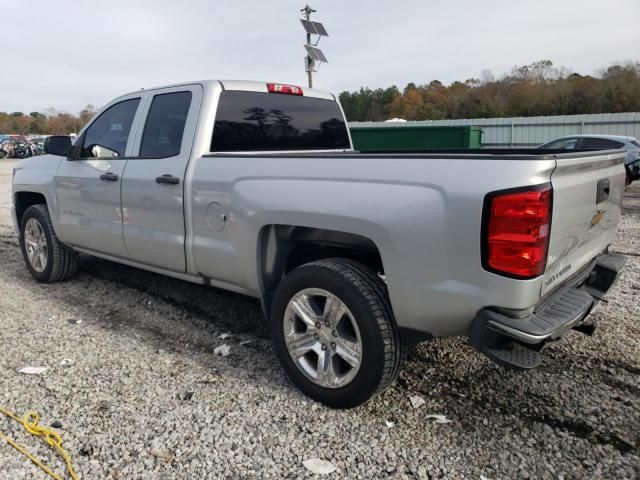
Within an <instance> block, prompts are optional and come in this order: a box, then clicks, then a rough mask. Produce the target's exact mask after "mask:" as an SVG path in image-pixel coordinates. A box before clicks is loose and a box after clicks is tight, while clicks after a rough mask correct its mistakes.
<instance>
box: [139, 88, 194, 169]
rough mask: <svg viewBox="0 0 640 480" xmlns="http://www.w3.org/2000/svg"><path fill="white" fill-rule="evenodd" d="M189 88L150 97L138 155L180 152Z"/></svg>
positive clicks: (163, 154)
mask: <svg viewBox="0 0 640 480" xmlns="http://www.w3.org/2000/svg"><path fill="white" fill-rule="evenodd" d="M189 105H191V92H176V93H164V94H160V95H156V96H155V97H153V102H152V103H151V108H150V109H149V115H148V116H147V121H146V123H145V126H144V132H143V134H142V144H141V145H140V156H141V157H147V158H166V157H173V156H175V155H178V154H179V153H180V146H181V145H182V135H183V134H184V125H185V123H186V122H187V114H188V113H189Z"/></svg>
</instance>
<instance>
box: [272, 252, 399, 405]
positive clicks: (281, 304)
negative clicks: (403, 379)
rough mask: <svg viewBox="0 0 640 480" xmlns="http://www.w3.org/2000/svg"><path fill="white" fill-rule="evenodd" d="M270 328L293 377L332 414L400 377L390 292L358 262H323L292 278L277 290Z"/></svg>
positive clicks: (295, 272)
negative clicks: (332, 411)
mask: <svg viewBox="0 0 640 480" xmlns="http://www.w3.org/2000/svg"><path fill="white" fill-rule="evenodd" d="M271 322H272V331H273V338H274V344H275V348H276V353H277V355H278V358H279V359H280V362H281V363H282V366H283V368H284V370H285V372H286V373H287V375H288V376H289V378H290V379H291V380H292V381H293V383H295V384H296V386H298V388H300V390H302V391H303V392H304V393H305V394H307V395H308V396H310V397H311V398H313V399H315V400H317V401H319V402H321V403H324V404H325V405H328V406H330V407H334V408H351V407H355V406H357V405H361V404H363V403H365V402H367V401H368V400H370V399H371V398H372V397H373V396H375V395H377V394H379V393H381V392H383V391H384V390H385V389H386V388H388V387H389V386H390V385H391V384H392V383H393V381H394V380H395V379H396V377H397V376H398V374H399V372H400V367H401V359H402V351H401V350H402V345H401V343H400V336H399V332H398V328H397V325H396V322H395V319H394V317H393V312H392V310H391V305H390V303H389V297H388V294H387V290H386V286H385V284H384V282H383V281H382V280H381V279H380V278H379V276H378V275H377V274H376V273H375V272H373V271H372V270H370V269H369V268H367V267H366V266H364V265H362V264H360V263H358V262H354V261H352V260H347V259H341V258H333V259H326V260H319V261H316V262H312V263H308V264H305V265H303V266H301V267H298V268H296V269H295V270H293V271H292V272H290V273H289V274H288V275H287V276H286V277H285V278H284V279H283V280H282V282H281V283H280V285H279V286H278V289H277V290H276V293H275V296H274V301H273V306H272V310H271Z"/></svg>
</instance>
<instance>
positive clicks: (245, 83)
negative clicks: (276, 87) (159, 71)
mask: <svg viewBox="0 0 640 480" xmlns="http://www.w3.org/2000/svg"><path fill="white" fill-rule="evenodd" d="M267 83H282V84H285V85H288V84H287V83H285V82H258V81H254V80H213V79H208V80H197V81H193V82H181V83H174V84H171V85H162V86H157V87H153V88H142V89H141V90H143V91H153V90H160V89H163V88H175V87H181V86H187V85H202V86H203V87H204V88H212V87H217V86H222V88H223V89H224V90H242V91H246V92H264V93H268V90H267ZM300 88H301V89H302V93H303V95H304V96H305V97H313V98H324V99H326V100H335V99H336V97H335V96H334V95H333V94H332V93H329V92H325V91H322V90H317V89H315V88H307V87H302V86H300ZM132 93H137V92H129V93H127V94H126V95H130V94H132ZM121 96H124V95H121Z"/></svg>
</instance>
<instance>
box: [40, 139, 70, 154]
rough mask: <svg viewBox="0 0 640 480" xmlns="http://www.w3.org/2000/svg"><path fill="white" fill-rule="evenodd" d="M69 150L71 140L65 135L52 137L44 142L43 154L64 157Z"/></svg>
mask: <svg viewBox="0 0 640 480" xmlns="http://www.w3.org/2000/svg"><path fill="white" fill-rule="evenodd" d="M70 149H71V138H70V137H67V136H65V135H54V136H51V137H47V138H45V140H44V151H45V153H48V154H51V155H60V156H62V157H66V156H67V153H68V152H69V150H70Z"/></svg>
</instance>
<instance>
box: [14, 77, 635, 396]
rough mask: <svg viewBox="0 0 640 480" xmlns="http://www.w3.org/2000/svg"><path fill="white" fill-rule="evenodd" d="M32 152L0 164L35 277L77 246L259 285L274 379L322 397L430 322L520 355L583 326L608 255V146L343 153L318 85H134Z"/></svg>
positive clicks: (371, 372)
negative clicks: (6, 171) (278, 376)
mask: <svg viewBox="0 0 640 480" xmlns="http://www.w3.org/2000/svg"><path fill="white" fill-rule="evenodd" d="M46 149H47V152H48V154H47V155H44V156H40V157H33V158H28V159H26V160H23V161H21V162H20V163H19V164H18V165H17V167H16V168H15V170H14V176H13V218H14V221H15V226H16V229H17V231H18V232H19V236H20V245H21V248H22V251H23V254H24V258H25V262H26V266H27V268H28V270H29V272H30V273H31V275H32V276H33V277H34V278H35V279H36V280H38V281H40V282H56V281H61V280H66V279H68V278H70V277H71V276H72V275H73V274H74V272H75V271H76V268H77V262H78V254H89V255H95V256H96V257H100V258H103V259H107V260H111V261H114V262H119V263H123V264H126V265H130V266H134V267H139V268H143V269H146V270H150V271H152V272H156V273H160V274H164V275H169V276H172V277H176V278H179V279H183V280H186V281H190V282H194V283H199V284H204V285H210V286H212V287H218V288H223V289H227V290H232V291H235V292H240V293H243V294H246V295H250V296H253V297H256V298H259V299H260V300H261V302H262V306H263V309H264V312H265V315H266V317H267V318H268V319H269V320H270V322H271V325H272V332H273V340H274V344H275V350H276V352H277V355H278V357H279V359H280V361H281V363H282V366H283V368H284V370H285V371H286V373H287V374H288V376H289V377H290V378H291V380H292V381H293V382H294V383H295V384H296V385H297V386H298V387H299V388H300V389H301V390H302V391H304V392H305V393H306V394H308V395H309V396H311V397H313V398H314V399H316V400H318V401H320V402H323V403H324V404H327V405H330V406H333V407H341V408H345V407H352V406H355V405H359V404H362V403H364V402H366V401H367V400H369V399H370V398H371V397H372V396H374V395H375V394H377V393H380V392H382V391H383V390H385V389H386V388H387V387H388V386H389V385H390V384H391V383H392V382H393V381H394V379H395V378H396V377H397V375H398V372H399V370H400V367H401V364H402V359H403V351H404V348H405V346H406V345H408V344H411V343H415V342H420V341H424V340H428V339H430V338H433V337H444V336H465V337H468V338H469V341H470V343H471V344H472V345H473V346H474V347H475V348H476V349H477V350H478V351H479V352H481V353H483V354H484V355H486V356H487V357H488V358H490V359H491V360H493V361H495V362H498V363H500V364H502V365H504V366H508V367H511V368H516V369H530V368H533V367H536V366H537V365H539V364H540V362H541V358H542V357H541V351H542V348H543V347H544V346H545V344H546V343H547V342H549V341H552V340H556V339H558V338H559V337H560V336H562V335H563V334H564V333H566V332H567V331H568V330H570V329H576V330H579V331H582V332H585V333H591V332H592V331H593V329H594V323H593V317H592V316H591V315H590V313H591V312H592V309H593V308H594V306H595V305H596V304H597V303H598V301H599V300H600V299H601V298H602V297H603V295H604V294H605V293H606V291H607V290H608V289H609V288H610V287H611V286H612V285H613V283H614V282H615V280H616V279H617V277H618V275H619V272H620V271H621V269H622V266H623V264H624V258H623V257H621V256H618V255H615V254H609V253H608V247H609V245H610V244H611V243H612V241H613V239H614V235H615V232H616V226H617V224H618V222H619V220H620V215H621V204H622V197H623V189H624V184H625V169H624V165H623V161H624V158H625V153H624V151H618V150H610V151H579V150H578V151H573V152H571V153H561V152H560V151H554V150H510V151H509V150H507V151H491V150H487V151H474V152H469V151H460V152H455V151H449V152H416V153H399V152H385V153H376V154H371V153H367V152H354V151H353V150H352V146H351V140H350V137H349V131H348V128H347V126H346V123H345V119H344V115H343V112H342V110H341V107H340V104H339V103H338V102H337V101H336V98H335V97H334V96H333V95H331V94H329V93H324V92H321V91H318V90H312V89H306V88H301V87H296V86H292V85H283V84H274V83H259V82H244V81H212V80H211V81H203V82H194V83H189V84H183V85H174V86H169V87H164V88H157V89H150V90H141V91H138V92H134V93H130V94H128V95H124V96H122V97H120V98H118V99H116V100H114V101H113V102H111V103H109V104H108V105H107V106H105V107H104V108H103V109H102V111H101V112H100V113H99V114H98V115H97V116H96V117H95V118H94V119H93V120H92V121H91V122H90V123H89V124H88V125H87V126H86V127H85V128H84V129H83V131H82V132H81V133H80V134H79V136H78V138H77V139H76V141H75V142H74V144H73V145H71V141H70V139H69V138H67V137H50V138H49V139H47V143H46Z"/></svg>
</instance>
